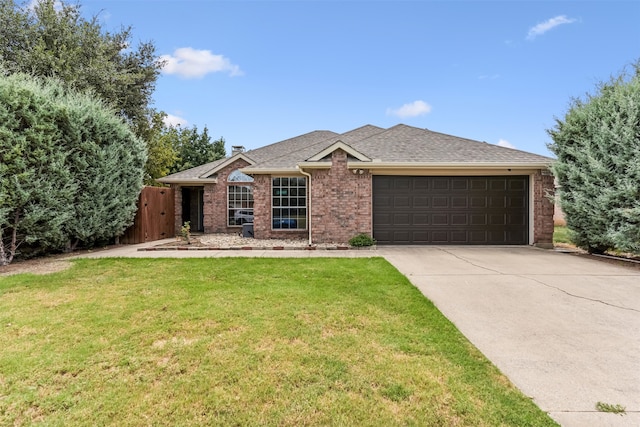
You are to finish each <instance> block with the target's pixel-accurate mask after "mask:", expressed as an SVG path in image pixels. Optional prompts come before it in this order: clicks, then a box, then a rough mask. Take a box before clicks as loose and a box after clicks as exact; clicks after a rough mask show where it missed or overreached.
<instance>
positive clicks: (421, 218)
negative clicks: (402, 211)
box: [412, 213, 431, 225]
mask: <svg viewBox="0 0 640 427" xmlns="http://www.w3.org/2000/svg"><path fill="white" fill-rule="evenodd" d="M412 218H413V222H412V224H413V225H429V224H431V221H430V219H431V217H430V216H429V215H428V214H426V213H414V214H412Z"/></svg>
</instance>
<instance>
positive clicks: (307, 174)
mask: <svg viewBox="0 0 640 427" xmlns="http://www.w3.org/2000/svg"><path fill="white" fill-rule="evenodd" d="M298 169H299V170H300V173H301V174H303V175H304V176H306V177H307V182H308V183H309V185H307V228H308V229H309V246H311V245H312V244H313V242H312V235H311V174H310V173H307V172H305V171H303V170H302V169H301V168H300V167H299V166H298ZM372 194H373V192H372ZM271 203H272V204H273V198H272V199H271ZM372 206H373V205H372ZM272 208H273V207H272ZM371 224H373V223H371Z"/></svg>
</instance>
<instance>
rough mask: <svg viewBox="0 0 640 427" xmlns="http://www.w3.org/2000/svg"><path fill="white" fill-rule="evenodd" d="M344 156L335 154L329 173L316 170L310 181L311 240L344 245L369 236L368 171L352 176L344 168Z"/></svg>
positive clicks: (369, 178) (345, 156)
mask: <svg viewBox="0 0 640 427" xmlns="http://www.w3.org/2000/svg"><path fill="white" fill-rule="evenodd" d="M347 160H348V159H347V153H346V152H344V151H343V150H336V151H334V152H333V154H332V156H331V169H328V170H316V171H314V172H313V178H312V181H313V183H312V186H311V191H312V198H313V200H312V207H311V209H312V212H311V232H312V240H313V241H314V242H317V243H323V242H336V243H346V242H348V241H349V239H350V238H352V237H353V236H355V235H357V234H359V233H367V234H369V235H370V234H371V232H372V223H371V215H372V211H371V209H372V200H371V194H372V193H371V192H372V179H371V174H370V173H369V172H368V171H366V170H365V171H364V172H363V173H362V174H360V173H357V174H354V173H353V172H352V171H350V170H349V169H348V167H347Z"/></svg>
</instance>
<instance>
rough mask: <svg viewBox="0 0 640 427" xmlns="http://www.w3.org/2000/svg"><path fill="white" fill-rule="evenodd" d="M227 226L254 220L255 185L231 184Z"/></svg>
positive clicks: (228, 198) (228, 192) (228, 191)
mask: <svg viewBox="0 0 640 427" xmlns="http://www.w3.org/2000/svg"><path fill="white" fill-rule="evenodd" d="M227 206H228V209H227V226H229V227H234V226H241V225H242V224H244V223H247V222H253V187H251V186H248V185H230V186H229V187H227Z"/></svg>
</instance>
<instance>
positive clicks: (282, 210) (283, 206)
mask: <svg viewBox="0 0 640 427" xmlns="http://www.w3.org/2000/svg"><path fill="white" fill-rule="evenodd" d="M271 182H272V191H271V194H272V196H271V206H272V211H271V213H272V222H273V224H272V227H273V229H276V230H279V229H294V230H296V229H298V230H304V229H306V228H307V209H306V205H307V198H306V194H307V191H306V186H307V181H306V179H305V178H304V177H300V178H299V177H280V178H273V179H272V181H271Z"/></svg>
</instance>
